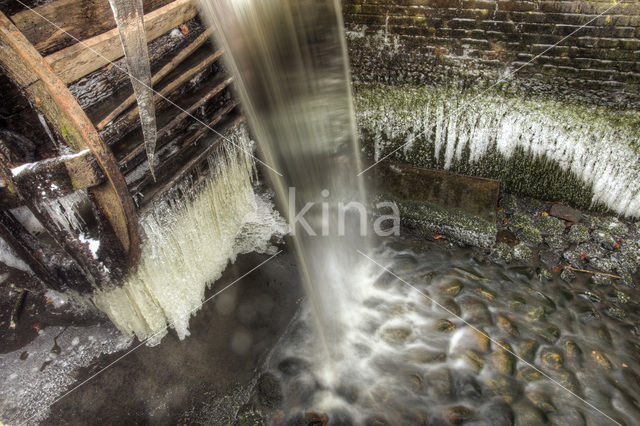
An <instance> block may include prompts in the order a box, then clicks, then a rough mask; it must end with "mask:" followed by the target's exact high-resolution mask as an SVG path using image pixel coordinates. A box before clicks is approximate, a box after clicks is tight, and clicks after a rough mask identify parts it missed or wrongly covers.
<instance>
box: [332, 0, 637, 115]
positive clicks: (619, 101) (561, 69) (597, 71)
mask: <svg viewBox="0 0 640 426" xmlns="http://www.w3.org/2000/svg"><path fill="white" fill-rule="evenodd" d="M343 14H344V20H345V25H346V28H347V33H348V37H349V48H350V51H349V53H350V57H351V65H352V69H353V72H354V76H355V77H356V79H359V80H362V81H380V82H387V83H399V82H414V83H415V82H419V83H423V82H428V83H429V82H434V81H448V80H450V79H451V77H452V76H453V75H456V76H458V77H460V76H469V75H470V76H472V78H473V80H477V79H485V80H490V81H495V80H496V79H499V78H502V79H503V80H514V79H516V80H519V81H518V85H519V86H526V87H529V88H532V89H534V90H536V91H547V92H552V93H558V92H561V93H563V94H564V95H571V96H575V95H576V92H579V93H582V94H584V95H586V97H590V98H592V100H594V101H598V102H603V103H608V104H610V105H613V106H616V107H629V106H632V105H636V106H637V105H638V104H639V103H640V61H639V59H640V2H638V1H637V0H617V1H616V0H535V1H528V0H344V1H343ZM556 44H557V45H556ZM552 46H554V47H552ZM534 58H535V59H534ZM516 70H517V73H515V75H511V73H513V72H514V71H516Z"/></svg>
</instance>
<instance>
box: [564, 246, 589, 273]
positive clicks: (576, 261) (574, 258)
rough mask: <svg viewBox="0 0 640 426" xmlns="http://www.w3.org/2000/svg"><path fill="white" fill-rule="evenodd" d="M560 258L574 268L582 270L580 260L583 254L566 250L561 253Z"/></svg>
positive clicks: (582, 266) (582, 261)
mask: <svg viewBox="0 0 640 426" xmlns="http://www.w3.org/2000/svg"><path fill="white" fill-rule="evenodd" d="M562 257H563V258H564V260H566V261H567V262H569V264H571V266H573V267H574V268H581V269H584V265H583V264H584V260H583V258H582V257H583V253H581V252H579V251H578V250H567V251H565V252H564V253H562Z"/></svg>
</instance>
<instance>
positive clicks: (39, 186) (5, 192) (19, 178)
mask: <svg viewBox="0 0 640 426" xmlns="http://www.w3.org/2000/svg"><path fill="white" fill-rule="evenodd" d="M11 172H12V174H13V180H14V182H15V184H16V186H17V187H18V188H22V190H21V191H22V192H31V191H37V195H38V196H43V197H46V198H51V199H53V198H57V197H62V196H64V195H65V194H68V193H70V192H73V191H77V190H78V189H82V188H90V187H93V186H97V185H100V184H102V183H104V182H105V181H106V179H107V178H106V176H105V175H104V173H103V171H102V169H101V168H100V166H99V165H98V162H97V161H96V159H95V157H94V155H93V154H92V153H91V150H89V149H85V150H84V151H80V152H78V153H77V154H71V155H63V156H61V157H55V158H50V159H47V160H42V161H37V162H34V163H27V164H23V165H21V166H19V167H14V168H13V169H11ZM5 199H6V200H10V201H9V202H5V203H4V204H0V209H7V208H14V207H17V206H18V205H19V204H17V201H18V200H17V199H16V197H15V195H14V194H12V193H11V191H10V189H9V186H7V185H5V186H3V187H1V188H0V200H5Z"/></svg>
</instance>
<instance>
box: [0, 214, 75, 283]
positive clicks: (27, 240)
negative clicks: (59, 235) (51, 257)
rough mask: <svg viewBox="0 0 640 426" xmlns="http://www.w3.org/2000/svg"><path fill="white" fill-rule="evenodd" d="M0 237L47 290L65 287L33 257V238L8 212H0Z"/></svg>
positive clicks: (35, 245) (34, 242) (34, 249)
mask: <svg viewBox="0 0 640 426" xmlns="http://www.w3.org/2000/svg"><path fill="white" fill-rule="evenodd" d="M0 237H2V238H3V239H4V240H5V241H6V242H7V244H9V246H10V247H11V248H12V249H13V250H14V251H15V252H16V254H17V255H18V256H19V257H20V259H22V260H23V261H24V262H25V263H26V264H27V265H29V268H31V270H32V271H33V272H34V273H35V274H36V277H37V278H38V279H39V280H40V282H42V283H43V284H45V286H46V287H48V288H54V289H57V290H62V289H63V288H64V286H65V284H67V283H65V282H64V281H62V280H60V279H59V278H60V277H58V276H57V274H56V273H55V271H52V270H50V269H49V268H48V267H47V265H45V264H44V263H43V262H42V261H41V260H40V259H38V258H37V257H36V255H35V253H36V252H37V243H36V240H35V238H33V236H32V235H31V234H30V233H29V231H27V230H26V229H25V228H24V227H23V226H22V224H20V222H18V221H17V220H16V218H15V217H13V215H12V214H11V213H10V212H7V211H0ZM29 283H31V281H29V282H26V283H21V285H24V284H29ZM46 287H45V288H38V287H36V288H28V290H31V291H35V292H40V291H42V290H44V289H46Z"/></svg>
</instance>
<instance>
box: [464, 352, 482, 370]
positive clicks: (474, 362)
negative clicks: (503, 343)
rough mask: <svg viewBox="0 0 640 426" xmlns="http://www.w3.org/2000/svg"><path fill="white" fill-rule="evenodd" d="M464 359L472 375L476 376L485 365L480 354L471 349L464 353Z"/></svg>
mask: <svg viewBox="0 0 640 426" xmlns="http://www.w3.org/2000/svg"><path fill="white" fill-rule="evenodd" d="M464 359H465V361H466V362H467V365H468V366H469V368H471V370H473V372H474V373H476V374H478V373H479V372H480V371H482V369H483V368H484V365H485V360H484V358H483V357H482V355H481V354H480V353H478V352H477V351H474V350H472V349H469V350H466V351H465V352H464Z"/></svg>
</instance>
